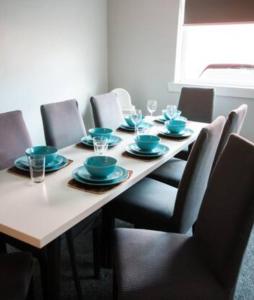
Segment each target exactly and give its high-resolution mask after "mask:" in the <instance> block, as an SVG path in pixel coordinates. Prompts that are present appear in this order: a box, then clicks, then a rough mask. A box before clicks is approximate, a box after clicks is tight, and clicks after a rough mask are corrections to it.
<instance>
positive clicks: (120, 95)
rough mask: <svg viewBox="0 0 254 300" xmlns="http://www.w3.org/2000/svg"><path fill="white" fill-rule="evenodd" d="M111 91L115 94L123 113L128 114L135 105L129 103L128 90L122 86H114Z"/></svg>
mask: <svg viewBox="0 0 254 300" xmlns="http://www.w3.org/2000/svg"><path fill="white" fill-rule="evenodd" d="M111 93H113V94H115V95H116V97H117V99H118V101H119V103H120V105H121V108H122V112H123V114H130V113H132V112H133V111H134V110H135V106H134V105H133V104H132V103H131V96H130V94H129V92H128V91H126V90H125V89H122V88H116V89H113V90H112V91H111Z"/></svg>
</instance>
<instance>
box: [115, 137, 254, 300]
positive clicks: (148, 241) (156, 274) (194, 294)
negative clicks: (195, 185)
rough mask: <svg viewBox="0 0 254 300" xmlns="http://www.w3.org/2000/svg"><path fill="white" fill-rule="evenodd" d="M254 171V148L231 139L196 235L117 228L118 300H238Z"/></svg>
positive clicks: (253, 214)
mask: <svg viewBox="0 0 254 300" xmlns="http://www.w3.org/2000/svg"><path fill="white" fill-rule="evenodd" d="M232 161H233V162H234V163H232ZM253 169H254V144H253V143H250V142H248V141H246V140H244V139H241V138H240V137H237V136H234V135H232V136H231V137H230V138H229V142H228V144H227V145H226V147H225V149H224V151H223V153H222V155H221V156H220V158H219V161H218V163H217V165H216V166H215V169H214V172H213V174H212V176H211V180H210V182H209V185H208V188H207V190H206V193H205V196H204V200H203V202H202V206H201V208H200V212H199V215H198V219H197V223H196V229H195V232H194V235H193V236H188V235H183V234H175V233H166V232H158V231H151V230H142V229H118V230H116V232H115V243H114V250H115V251H114V271H115V273H114V278H115V296H116V297H115V299H118V300H128V299H131V300H143V299H150V300H153V299H154V300H155V299H156V300H166V299H172V300H179V299H188V300H196V299H206V300H214V299H216V300H219V299H221V300H225V299H228V300H229V299H233V296H234V291H235V287H236V282H237V278H238V274H239V270H240V266H241V262H242V258H243V255H244V252H245V249H246V246H247V242H248V239H249V236H250V233H251V229H252V226H253V220H254V201H253V196H254V188H253V182H254V173H253ZM242 173H244V176H239V174H242Z"/></svg>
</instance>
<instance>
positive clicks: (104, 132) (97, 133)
mask: <svg viewBox="0 0 254 300" xmlns="http://www.w3.org/2000/svg"><path fill="white" fill-rule="evenodd" d="M88 132H89V134H90V135H91V136H92V137H105V138H110V136H111V134H112V133H113V130H112V129H110V128H102V127H97V128H92V129H89V130H88Z"/></svg>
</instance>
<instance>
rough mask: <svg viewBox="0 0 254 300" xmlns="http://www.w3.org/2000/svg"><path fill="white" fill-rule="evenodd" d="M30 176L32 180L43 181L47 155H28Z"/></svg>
mask: <svg viewBox="0 0 254 300" xmlns="http://www.w3.org/2000/svg"><path fill="white" fill-rule="evenodd" d="M28 161H29V169H30V177H31V179H32V182H35V183H39V182H43V181H44V178H45V156H44V155H32V156H28Z"/></svg>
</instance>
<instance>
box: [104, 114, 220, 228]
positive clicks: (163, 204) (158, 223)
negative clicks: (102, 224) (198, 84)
mask: <svg viewBox="0 0 254 300" xmlns="http://www.w3.org/2000/svg"><path fill="white" fill-rule="evenodd" d="M224 121H225V118H224V117H218V118H217V119H216V120H215V121H214V122H213V123H212V124H209V125H207V127H205V128H203V129H202V130H201V132H200V134H199V136H198V139H197V141H196V143H195V146H194V147H193V150H192V153H191V156H190V159H189V160H188V163H187V166H186V168H185V171H184V174H183V179H182V181H181V184H180V186H179V189H178V190H177V189H176V188H174V187H171V186H169V185H167V184H165V183H162V182H159V181H157V180H154V179H151V178H145V179H143V180H141V181H140V182H138V183H137V184H136V185H135V186H133V187H131V188H130V189H129V190H127V191H126V192H124V193H122V194H121V195H120V196H118V197H117V198H116V199H115V200H113V201H112V202H111V203H110V204H109V206H108V208H107V209H105V214H106V215H107V216H108V218H112V217H116V218H119V219H122V220H125V221H127V222H130V223H133V224H134V225H135V227H139V228H148V229H155V230H164V231H170V232H179V233H186V232H188V231H189V230H190V229H191V228H192V225H193V224H194V222H195V221H196V218H197V215H198V212H199V208H200V205H201V201H202V199H203V196H204V192H205V189H206V185H207V181H208V178H209V175H210V170H211V167H212V163H213V159H214V155H215V151H216V149H217V145H218V142H219V138H220V135H221V131H222V128H223V125H224ZM108 222H109V224H110V219H109V220H108Z"/></svg>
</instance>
